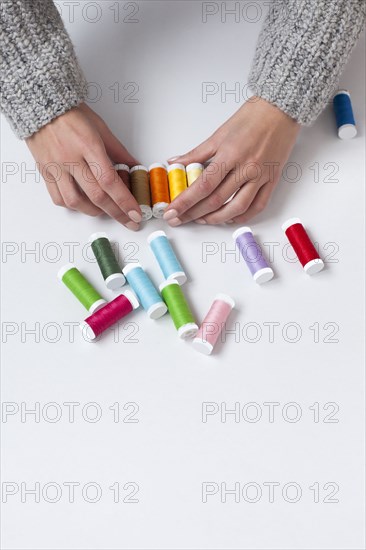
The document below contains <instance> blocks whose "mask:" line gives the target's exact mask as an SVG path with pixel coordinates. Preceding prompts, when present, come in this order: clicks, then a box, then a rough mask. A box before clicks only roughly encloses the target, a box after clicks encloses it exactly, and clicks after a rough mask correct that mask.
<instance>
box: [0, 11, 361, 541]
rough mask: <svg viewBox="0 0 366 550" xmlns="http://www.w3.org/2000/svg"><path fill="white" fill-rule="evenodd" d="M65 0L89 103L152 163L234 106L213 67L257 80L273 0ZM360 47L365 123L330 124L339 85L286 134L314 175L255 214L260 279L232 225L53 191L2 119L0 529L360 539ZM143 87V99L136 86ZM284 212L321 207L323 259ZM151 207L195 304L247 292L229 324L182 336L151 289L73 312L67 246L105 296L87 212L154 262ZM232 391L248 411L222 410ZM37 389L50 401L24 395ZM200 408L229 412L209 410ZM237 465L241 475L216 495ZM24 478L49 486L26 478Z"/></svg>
mask: <svg viewBox="0 0 366 550" xmlns="http://www.w3.org/2000/svg"><path fill="white" fill-rule="evenodd" d="M67 4H68V3H67V2H66V3H63V2H59V6H60V7H61V8H62V10H63V15H64V18H65V22H66V24H67V28H68V29H69V31H70V33H71V35H72V38H73V41H74V43H75V45H76V48H77V52H78V55H79V58H80V61H81V64H82V66H83V67H84V69H85V72H86V75H87V78H88V80H89V81H92V82H94V83H95V84H94V86H93V88H92V89H91V92H92V91H94V92H97V93H98V94H99V95H100V97H99V99H98V100H97V101H96V102H94V103H91V106H92V107H93V108H94V109H95V110H96V111H97V112H98V113H100V114H101V115H102V116H103V117H104V119H105V120H106V122H107V123H108V124H109V125H110V126H111V128H112V129H113V131H114V132H115V133H116V134H117V135H118V136H119V137H120V138H121V140H123V142H124V143H125V144H126V146H127V147H128V148H129V149H130V150H131V151H132V152H133V153H134V154H135V155H136V156H138V157H139V158H140V159H141V161H142V162H143V163H144V164H150V163H152V162H157V161H161V160H164V159H166V158H169V157H170V156H173V155H175V154H178V153H183V152H184V151H186V150H188V149H190V148H192V147H193V146H195V145H197V144H198V143H200V142H201V141H202V140H203V139H205V138H206V137H208V136H209V135H210V133H211V132H212V131H214V130H215V129H216V127H217V126H218V125H219V124H221V123H222V122H223V121H225V119H226V118H227V117H228V116H229V115H231V114H232V113H233V112H234V111H235V110H236V109H237V108H238V106H239V103H237V102H236V98H235V96H234V95H228V96H226V98H225V97H224V101H222V99H221V96H220V93H217V94H216V95H213V96H210V97H208V98H207V102H203V101H202V86H203V83H204V82H215V83H216V84H217V87H218V89H219V90H222V89H223V90H225V86H226V88H227V89H232V88H234V87H235V83H236V82H238V83H240V84H237V86H240V88H241V89H244V93H245V83H246V79H247V75H248V73H249V67H250V62H251V58H252V55H253V52H254V48H255V41H256V37H257V35H258V33H259V30H260V27H261V24H262V22H263V19H264V16H265V7H264V4H263V3H249V4H253V5H254V7H253V9H256V10H257V11H256V13H257V19H258V21H257V22H255V23H253V22H250V21H249V20H250V19H254V18H255V13H254V12H252V11H250V10H251V9H252V8H251V7H250V6H249V7H248V6H246V7H245V6H244V5H247V4H248V2H242V3H241V4H242V5H243V6H244V7H245V10H244V11H242V12H241V16H240V20H239V22H235V17H234V16H229V15H227V17H226V22H225V17H224V15H225V14H224V12H221V13H220V10H221V3H218V4H216V3H213V4H212V5H214V6H216V7H217V8H218V10H219V12H218V13H217V14H215V15H212V16H208V17H207V22H206V23H203V22H202V9H203V8H202V3H201V2H193V1H186V2H181V1H174V2H170V1H165V2H158V1H149V2H137V3H134V2H132V3H131V2H130V3H129V5H127V3H125V2H120V14H119V22H114V17H117V16H116V13H117V12H116V5H117V3H116V2H110V1H105V2H80V3H75V6H74V9H75V17H74V21H72V20H71V19H72V18H71V17H69V15H70V12H69V11H68V10H69V9H70V8H68V7H67ZM231 4H234V3H226V5H227V8H230V7H232V6H231ZM95 6H96V7H95ZM135 6H137V7H138V12H137V13H136V14H132V12H134V11H136V8H135ZM210 9H211V8H210ZM212 9H216V8H212ZM96 10H98V11H96ZM128 14H132V15H128ZM83 15H84V17H83ZM221 15H223V17H221ZM96 17H100V19H99V21H97V22H95V23H92V22H91V21H92V20H93V19H95V18H96ZM123 18H125V19H126V18H127V19H131V18H132V19H137V20H138V22H137V23H131V22H128V21H125V22H123ZM222 19H223V21H222ZM364 57H365V56H364V37H363V38H361V40H360V42H359V44H358V45H357V47H356V49H355V51H354V52H353V55H352V58H351V60H350V62H349V64H348V65H347V67H346V69H345V71H344V74H343V75H342V78H341V83H340V85H341V86H342V87H346V88H348V89H350V90H351V93H352V101H353V106H354V111H355V115H356V117H357V122H358V131H359V134H358V137H357V139H354V140H352V141H349V142H342V141H341V140H339V139H338V138H337V135H336V129H335V122H334V116H333V112H332V109H331V107H330V106H329V107H328V108H327V109H326V110H325V112H324V113H323V114H322V116H321V117H320V118H319V119H318V121H317V123H316V124H315V125H314V126H313V127H312V128H309V129H305V130H304V131H303V132H302V134H301V136H300V139H299V141H298V143H297V145H296V147H295V150H294V152H293V154H292V156H291V159H290V161H291V162H292V163H296V165H291V166H290V167H289V171H288V174H289V176H288V179H290V178H294V177H295V178H296V172H294V170H295V169H296V170H301V178H300V179H298V181H295V182H293V183H290V182H289V181H285V180H282V181H281V183H280V185H279V186H278V188H277V191H276V193H275V195H274V197H273V200H272V202H271V204H270V206H269V207H268V208H267V210H266V211H265V212H264V213H262V214H261V215H260V216H259V217H258V218H257V219H255V220H253V222H252V227H253V230H254V231H255V234H256V236H257V237H258V239H259V241H260V242H261V243H262V244H263V243H267V245H264V250H266V253H267V254H269V250H270V248H271V250H273V258H272V265H273V268H274V271H275V274H276V277H275V279H274V280H273V281H271V282H270V283H267V284H266V285H264V286H263V287H259V286H257V285H256V284H255V283H254V282H252V280H251V277H250V275H249V272H248V270H247V268H246V266H245V264H244V263H243V261H242V260H240V258H238V257H235V255H234V254H232V253H230V252H232V251H233V250H234V247H233V242H232V239H231V233H232V228H230V227H225V226H223V227H207V226H206V227H202V226H197V225H196V224H191V225H187V226H184V227H180V228H176V229H171V228H169V227H167V226H166V224H164V223H163V222H162V221H158V220H154V221H150V222H149V223H147V224H146V225H145V226H144V227H143V228H142V230H141V231H140V232H139V233H136V234H135V233H132V232H128V231H127V230H125V229H124V228H123V227H121V226H119V225H117V223H115V222H114V221H112V220H108V219H94V218H88V217H84V216H83V215H79V214H76V213H71V212H68V211H66V210H65V209H61V208H56V207H54V206H53V205H52V203H51V201H50V198H49V196H48V194H47V191H46V189H45V186H44V184H43V183H42V181H40V180H39V179H38V178H37V177H36V176H35V175H34V173H28V174H26V170H32V169H34V161H33V159H32V157H31V155H30V153H29V151H28V150H27V147H26V145H25V144H24V143H22V142H20V141H18V140H17V139H16V138H15V137H14V136H13V134H12V132H11V130H10V128H9V126H8V124H7V123H6V122H5V120H4V119H2V124H1V138H2V150H1V152H2V163H3V182H2V189H1V191H2V240H3V256H2V266H1V267H2V306H3V309H2V312H3V325H2V327H3V336H2V341H3V352H2V358H3V361H2V400H3V416H2V426H1V427H2V489H3V504H2V545H3V548H4V549H9V550H10V549H12V550H13V549H14V550H15V549H17V550H20V549H27V550H28V549H70V550H71V549H72V550H76V549H77V550H79V549H80V550H81V549H88V550H89V549H107V548H108V549H114V550H116V549H127V548H128V549H149V550H150V549H229V548H230V549H254V548H255V549H294V548H296V549H305V548H306V549H350V548H352V549H360V548H364V542H363V532H364V529H363V519H364V517H363V449H364V446H363V442H364V428H363V420H364V405H363V403H364V377H363V361H362V350H363V346H362V342H363V334H364V332H363V330H364V327H363V271H364V263H363V257H364V241H363V234H364V183H365V182H364V176H365V173H364V147H365V126H364V106H365V103H364V98H365V87H364ZM131 82H132V83H134V84H133V85H131V84H128V83H131ZM115 83H118V84H115ZM117 86H119V89H120V97H119V98H118V97H117V98H114V92H113V91H112V90H111V89H110V88H111V87H113V89H114V90H116V89H117ZM124 86H126V89H123V87H124ZM137 87H138V91H137V93H136V95H135V96H134V99H137V100H138V101H137V102H135V103H128V102H126V96H127V94H128V93H130V92H132V91H133V90H134V89H136V90H137ZM114 99H116V102H115V101H114ZM225 99H226V100H225ZM10 163H13V164H10ZM12 169H13V170H14V174H13V175H11V174H9V171H11V170H12ZM4 170H5V172H4ZM316 173H317V175H316ZM317 179H318V181H316V180H317ZM331 180H333V181H331ZM291 216H298V217H300V218H301V219H302V220H303V221H304V223H305V224H306V225H307V226H308V227H309V229H310V232H311V235H312V237H313V239H314V240H315V241H316V242H317V243H319V250H320V253H321V256H322V257H323V258H324V259H325V261H326V269H325V270H324V271H323V272H322V273H320V274H318V275H316V276H314V277H308V276H307V275H305V274H304V273H303V271H302V269H301V268H300V266H299V265H298V264H296V263H291V262H289V261H285V259H284V257H283V255H284V254H285V253H286V251H288V248H287V247H286V243H287V241H286V238H285V237H284V235H283V233H282V231H281V224H282V222H283V221H285V220H286V219H287V218H288V217H291ZM156 229H166V231H167V234H168V236H169V237H170V238H171V239H172V242H173V243H174V247H175V249H176V251H177V253H178V255H179V257H180V259H181V261H182V263H183V265H184V267H185V268H186V271H187V273H188V275H189V282H188V283H187V284H186V285H185V286H184V291H185V293H186V296H187V298H188V300H189V302H190V304H191V305H192V309H193V311H194V313H195V315H196V317H197V319H198V321H202V319H203V317H204V315H205V313H206V311H207V310H208V308H209V306H210V303H211V301H212V299H213V296H214V295H215V294H216V293H217V292H226V293H228V294H230V295H231V296H232V297H233V298H234V299H235V301H236V303H237V308H236V310H235V313H234V314H233V315H232V317H231V321H230V324H229V325H228V328H230V329H234V328H235V330H236V331H237V336H235V335H234V334H228V335H227V341H226V342H225V344H220V345H218V348H217V350H216V353H215V354H214V355H212V356H211V357H205V356H203V355H200V354H198V353H197V352H195V351H194V350H193V348H192V347H191V346H190V345H189V344H187V343H184V342H182V341H180V340H179V339H178V337H177V334H176V331H175V329H174V327H173V325H172V321H171V319H170V318H169V317H168V316H166V317H165V318H163V319H161V320H159V321H157V322H153V321H150V320H149V319H148V318H147V316H146V314H145V313H144V311H143V310H141V311H137V312H136V313H135V314H133V316H131V317H130V318H129V319H128V320H126V325H123V324H121V325H120V328H119V331H117V332H115V333H113V332H111V331H109V332H108V333H107V334H105V335H104V336H103V338H102V339H101V340H100V341H99V342H97V343H94V344H89V343H87V342H85V341H83V339H82V337H81V336H80V333H79V330H78V328H77V326H76V327H75V324H76V323H77V322H78V321H80V320H82V319H83V318H84V317H85V316H86V315H85V312H84V310H83V308H82V306H81V305H80V304H79V303H78V302H77V301H76V300H75V299H74V298H73V296H72V295H71V294H70V293H69V292H68V290H67V289H66V288H64V287H63V285H62V284H60V283H59V281H58V280H57V278H56V273H57V270H58V268H59V267H61V266H62V265H63V264H64V263H67V262H69V261H75V263H76V264H77V265H78V266H79V267H80V268H81V269H82V270H83V272H85V273H86V274H87V276H89V278H90V280H91V281H92V282H93V283H94V284H95V286H96V287H97V288H98V289H99V290H100V292H102V293H103V294H104V295H105V296H106V297H108V298H112V297H113V293H112V292H110V291H106V290H105V288H104V287H103V285H104V283H103V280H102V278H101V276H100V274H99V271H98V267H97V266H96V264H95V263H93V261H92V259H91V256H90V250H88V248H87V247H85V244H86V242H87V239H88V236H89V234H90V233H92V232H95V231H106V232H108V234H109V235H110V237H111V239H112V240H113V241H115V242H116V243H118V246H119V250H120V252H121V259H122V261H123V262H126V261H127V260H128V259H129V260H130V261H131V260H132V261H133V260H135V261H136V260H139V261H141V262H142V263H143V264H144V266H145V267H146V268H147V269H148V270H149V272H150V274H151V275H152V277H153V279H154V281H155V282H156V283H159V282H161V280H162V276H161V274H160V271H159V268H158V266H157V264H156V262H155V260H154V258H153V256H152V253H151V252H150V250H149V248H148V246H147V244H146V238H147V236H148V234H149V233H150V232H151V231H153V230H156ZM269 243H272V244H269ZM32 250H33V253H32V252H31V251H32ZM72 251H73V252H74V254H72ZM208 251H210V252H211V254H210V255H207V252H208ZM88 252H89V255H88ZM73 255H74V257H72V256H73ZM70 323H71V324H70ZM271 323H276V324H275V325H271V326H272V327H274V328H273V330H274V334H273V337H271V335H270V328H269V327H270V324H271ZM70 327H71V328H70ZM311 327H312V328H311ZM32 329H35V333H33V334H31V333H30V332H29V331H30V330H32ZM296 334H297V335H298V338H296ZM115 339H116V340H117V341H115ZM296 339H297V341H295V340H296ZM52 340H54V341H53V342H52ZM291 340H292V342H291ZM37 403H38V405H37ZM50 403H51V405H50ZM52 403H53V405H52ZM65 403H66V404H65ZM67 403H74V405H73V407H74V412H75V417H74V421H73V422H72V421H71V420H70V416H69V412H70V408H71V405H67ZM91 403H92V404H91ZM93 403H94V405H93ZM116 403H118V404H119V405H116ZM131 403H135V405H131ZM207 403H211V405H207ZM235 403H238V404H237V405H235ZM248 403H249V404H250V403H251V404H252V405H248ZM265 403H267V404H265ZM268 403H272V404H273V403H275V404H273V405H272V407H273V409H274V418H273V419H272V421H270V420H271V419H270V417H269V410H270V405H269V404H268ZM289 403H290V405H288V404H289ZM314 403H315V404H316V403H318V405H314ZM114 404H115V405H114ZM291 404H292V405H291ZM235 406H236V407H237V408H238V409H237V410H238V411H239V413H240V414H239V417H237V418H235V416H234V415H233V414H231V415H230V414H229V415H227V416H226V417H225V414H223V416H222V417H221V416H220V410H221V412H223V413H225V407H226V409H233V408H235ZM34 407H36V408H37V407H39V410H40V415H39V418H38V419H35V416H34V415H31V414H26V409H32V408H34ZM111 407H112V409H113V410H112V409H111ZM124 407H125V408H124ZM317 408H318V410H319V417H318V418H317V417H316V413H315V410H316V409H317ZM208 409H209V410H210V411H212V412H215V411H218V412H215V414H211V415H209V416H207V417H206V418H205V420H206V422H204V421H203V417H202V410H208ZM117 410H119V413H120V414H119V418H116V415H117V413H116V411H117ZM22 412H23V414H21V413H22ZM95 414H97V415H99V416H101V417H100V418H99V419H98V418H96V420H95V421H94V422H93V419H94V418H95ZM55 415H56V417H55ZM57 415H58V416H57ZM128 415H129V416H128ZM256 415H258V418H257V421H256V422H254V421H252V422H250V421H249V420H250V419H252V420H253V418H254V417H255V416H256ZM296 415H298V421H297V422H291V421H290V420H291V419H293V418H294V416H296ZM52 419H54V420H55V421H54V422H52ZM36 420H37V421H36ZM114 420H115V421H114ZM128 420H129V421H128ZM132 420H135V422H131V421H132ZM225 420H226V421H225ZM71 482H75V483H77V484H78V485H75V496H74V502H70V500H72V499H70V496H69V490H68V487H70V485H67V484H69V483H71ZM270 482H274V483H277V485H276V486H275V489H274V497H273V499H270V495H269V486H268V483H270ZM37 483H38V484H39V485H38V486H37V485H36V484H37ZM49 483H51V485H47V484H49ZM88 483H92V485H87V484H88ZM207 483H209V484H210V485H205V484H207ZM248 483H249V484H251V485H247V484H248ZM288 483H290V484H295V485H286V484H288ZM11 484H12V485H11ZM22 484H23V485H22ZM55 484H56V485H55ZM65 484H66V485H65ZM113 484H119V488H120V495H119V502H118V503H115V502H114V496H115V495H116V493H115V492H113V490H111V489H110V487H111V486H112V485H113ZM126 484H127V485H126ZM128 484H131V485H128ZM221 484H222V485H221ZM225 484H226V485H225ZM235 484H237V485H235ZM238 484H239V485H238ZM316 484H319V485H318V486H317V485H316ZM327 484H328V485H327ZM329 484H330V485H329ZM235 486H236V488H237V490H240V494H237V495H236V496H235V495H233V494H227V502H226V503H224V502H222V500H224V496H225V495H224V493H225V487H226V489H227V490H230V489H234V488H235ZM310 486H312V487H313V489H310V488H309V487H310ZM32 487H33V488H34V487H36V488H38V487H39V491H40V496H39V502H35V496H34V495H31V494H29V493H27V492H26V490H29V489H32ZM114 487H117V485H114ZM137 487H138V492H137V494H136V495H135V496H134V497H132V496H130V497H128V495H131V493H132V492H133V491H134V490H135V489H136V490H137ZM317 487H319V502H315V501H316V500H317V498H316V495H315V493H316V488H317ZM37 490H38V489H37ZM57 491H58V492H59V494H57ZM97 491H99V492H100V494H99V497H100V498H99V500H98V501H97V502H94V503H93V502H90V500H93V499H94V497H95V499H97V498H98V494H97ZM205 491H206V492H207V491H212V492H213V493H214V494H210V495H208V496H207V498H204V494H205ZM246 491H247V492H246ZM256 491H257V492H258V493H257V496H258V499H257V500H258V501H257V502H253V500H254V499H255V492H256ZM296 491H297V492H298V501H297V502H290V500H291V499H292V500H295V496H296ZM300 491H301V494H300ZM11 492H13V493H14V494H9V493H11ZM333 493H334V495H333V497H332V494H333ZM243 494H244V496H243ZM95 495H97V496H95ZM132 498H134V499H135V500H137V501H138V502H123V500H127V501H128V500H131V499H132ZM52 499H54V500H57V499H58V500H57V502H54V503H51V502H50V500H52ZM4 500H7V502H4ZM205 500H206V501H207V502H204V501H205ZM235 500H239V502H236V501H235ZM270 500H273V502H270ZM327 500H336V501H337V502H325V501H327ZM22 501H24V502H22Z"/></svg>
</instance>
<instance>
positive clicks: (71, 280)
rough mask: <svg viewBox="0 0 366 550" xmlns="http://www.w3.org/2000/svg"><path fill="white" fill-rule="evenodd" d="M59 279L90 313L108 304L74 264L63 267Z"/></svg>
mask: <svg viewBox="0 0 366 550" xmlns="http://www.w3.org/2000/svg"><path fill="white" fill-rule="evenodd" d="M58 278H59V279H60V281H62V282H63V283H64V285H65V286H66V287H67V288H68V289H69V290H70V291H71V292H72V293H73V295H74V296H75V297H76V298H77V299H78V300H79V302H80V303H81V304H83V306H84V307H85V308H86V309H87V310H88V311H90V313H94V312H95V311H97V310H98V309H99V308H101V307H102V306H104V305H105V304H106V303H107V302H106V300H104V299H103V298H102V296H101V295H100V294H99V292H98V291H97V290H95V288H94V287H93V286H92V285H91V284H90V283H89V281H88V280H87V279H86V278H85V277H84V275H83V274H82V273H80V271H79V270H78V269H77V267H76V266H75V265H74V264H67V265H65V266H64V267H62V268H61V269H60V270H59V272H58Z"/></svg>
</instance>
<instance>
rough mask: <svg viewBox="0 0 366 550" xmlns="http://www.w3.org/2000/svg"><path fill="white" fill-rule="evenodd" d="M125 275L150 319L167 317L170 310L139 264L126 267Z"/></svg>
mask: <svg viewBox="0 0 366 550" xmlns="http://www.w3.org/2000/svg"><path fill="white" fill-rule="evenodd" d="M123 274H124V276H125V277H126V279H127V281H128V284H129V285H130V286H131V287H132V290H133V291H134V292H135V294H136V295H137V297H138V299H139V300H140V302H141V305H142V307H143V308H144V310H145V311H146V312H147V314H148V316H149V317H150V319H159V318H160V317H162V316H163V315H165V313H166V312H167V311H168V308H167V307H166V305H165V303H164V302H163V300H162V298H161V296H160V294H159V293H158V291H157V290H156V288H155V287H154V285H153V283H152V281H151V279H150V278H149V277H148V275H147V273H146V272H145V271H144V270H143V268H142V266H141V265H140V264H139V263H133V264H128V265H126V267H125V268H124V269H123Z"/></svg>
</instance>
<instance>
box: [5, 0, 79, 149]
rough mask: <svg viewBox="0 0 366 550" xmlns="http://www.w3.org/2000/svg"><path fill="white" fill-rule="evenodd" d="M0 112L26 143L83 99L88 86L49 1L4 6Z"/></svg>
mask: <svg viewBox="0 0 366 550" xmlns="http://www.w3.org/2000/svg"><path fill="white" fill-rule="evenodd" d="M2 16H3V17H2V26H3V29H2V30H3V37H2V51H3V59H2V64H1V84H2V91H1V110H2V111H3V113H4V114H5V116H6V117H7V119H8V121H9V122H10V124H11V126H12V128H13V130H14V132H15V133H16V135H17V136H18V137H19V138H21V139H24V138H26V137H29V136H31V135H32V134H34V133H35V132H37V130H39V129H40V128H42V127H43V126H45V125H46V124H48V123H49V122H51V121H52V120H53V119H54V118H56V117H58V116H60V115H62V114H64V113H65V112H66V111H68V110H70V109H71V108H73V107H75V106H77V105H79V104H80V103H81V102H82V101H84V100H85V96H86V91H87V87H86V81H85V78H84V76H83V73H82V71H81V68H80V66H79V63H78V61H77V58H76V55H75V52H74V48H73V45H72V43H71V41H70V38H69V36H68V34H67V32H66V30H65V28H64V25H63V23H62V20H61V18H60V15H59V13H58V11H57V9H56V7H55V5H54V4H53V2H52V0H33V1H32V2H28V1H27V2H19V1H18V0H12V2H5V3H4V8H3V13H2Z"/></svg>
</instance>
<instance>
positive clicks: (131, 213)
mask: <svg viewBox="0 0 366 550" xmlns="http://www.w3.org/2000/svg"><path fill="white" fill-rule="evenodd" d="M128 217H129V218H131V220H132V221H133V222H136V223H140V221H141V220H142V216H141V214H139V213H138V212H137V210H130V211H129V212H128ZM126 225H127V224H126Z"/></svg>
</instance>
